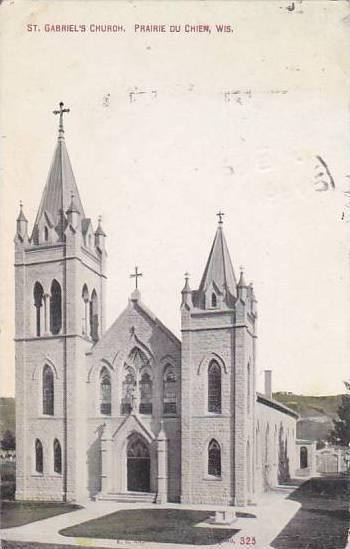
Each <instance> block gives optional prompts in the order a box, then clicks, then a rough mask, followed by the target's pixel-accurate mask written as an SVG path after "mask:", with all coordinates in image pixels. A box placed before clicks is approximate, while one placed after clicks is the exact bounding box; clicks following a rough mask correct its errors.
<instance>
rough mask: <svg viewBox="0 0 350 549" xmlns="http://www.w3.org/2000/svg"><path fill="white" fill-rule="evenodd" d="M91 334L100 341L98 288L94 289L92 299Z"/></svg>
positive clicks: (93, 338)
mask: <svg viewBox="0 0 350 549" xmlns="http://www.w3.org/2000/svg"><path fill="white" fill-rule="evenodd" d="M90 336H91V339H92V340H93V341H98V299H97V293H96V290H93V292H92V294H91V301H90Z"/></svg>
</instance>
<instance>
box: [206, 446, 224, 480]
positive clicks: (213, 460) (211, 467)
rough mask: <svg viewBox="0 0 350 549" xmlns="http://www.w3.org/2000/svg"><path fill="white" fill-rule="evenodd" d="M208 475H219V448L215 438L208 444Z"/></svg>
mask: <svg viewBox="0 0 350 549" xmlns="http://www.w3.org/2000/svg"><path fill="white" fill-rule="evenodd" d="M208 475H210V476H211V477H221V448H220V444H219V443H218V442H217V441H216V440H215V439H212V440H211V441H210V443H209V446H208Z"/></svg>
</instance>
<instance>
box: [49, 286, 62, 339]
mask: <svg viewBox="0 0 350 549" xmlns="http://www.w3.org/2000/svg"><path fill="white" fill-rule="evenodd" d="M61 328H62V295H61V286H60V285H59V283H58V282H57V280H53V281H52V284H51V298H50V331H51V333H52V334H53V335H57V334H58V333H59V332H60V330H61Z"/></svg>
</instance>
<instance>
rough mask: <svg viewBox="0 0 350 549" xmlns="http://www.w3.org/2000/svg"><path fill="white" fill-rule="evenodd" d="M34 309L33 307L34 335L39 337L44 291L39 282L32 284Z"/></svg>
mask: <svg viewBox="0 0 350 549" xmlns="http://www.w3.org/2000/svg"><path fill="white" fill-rule="evenodd" d="M33 293H34V307H35V325H36V335H37V336H40V335H41V330H42V325H41V307H42V305H43V296H44V290H43V287H42V285H41V284H40V282H36V283H35V284H34V292H33Z"/></svg>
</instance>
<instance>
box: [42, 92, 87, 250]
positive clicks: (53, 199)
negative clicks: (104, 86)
mask: <svg viewBox="0 0 350 549" xmlns="http://www.w3.org/2000/svg"><path fill="white" fill-rule="evenodd" d="M59 107H60V108H59V110H55V111H53V113H54V114H58V115H59V125H58V140H57V145H56V149H55V152H54V156H53V160H52V163H51V167H50V171H49V175H48V178H47V181H46V185H45V188H44V192H43V195H42V198H41V202H40V206H39V209H38V213H37V216H36V219H35V223H34V227H33V238H34V242H36V241H37V239H38V226H39V223H40V221H41V220H42V218H43V216H44V215H45V216H46V219H47V222H48V223H49V224H51V226H53V227H54V228H55V229H56V232H57V234H58V238H59V239H61V240H62V239H63V232H64V229H65V225H66V221H65V215H64V214H65V213H66V211H67V210H68V209H69V206H70V203H71V196H72V194H73V195H74V203H75V207H76V209H77V210H78V211H79V213H80V216H81V219H84V218H85V214H84V209H83V205H82V203H81V200H80V196H79V191H78V187H77V184H76V181H75V177H74V174H73V170H72V166H71V163H70V160H69V156H68V152H67V148H66V144H65V140H64V127H63V115H64V114H65V113H68V112H70V109H66V108H64V104H63V103H62V102H61V103H60V105H59Z"/></svg>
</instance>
